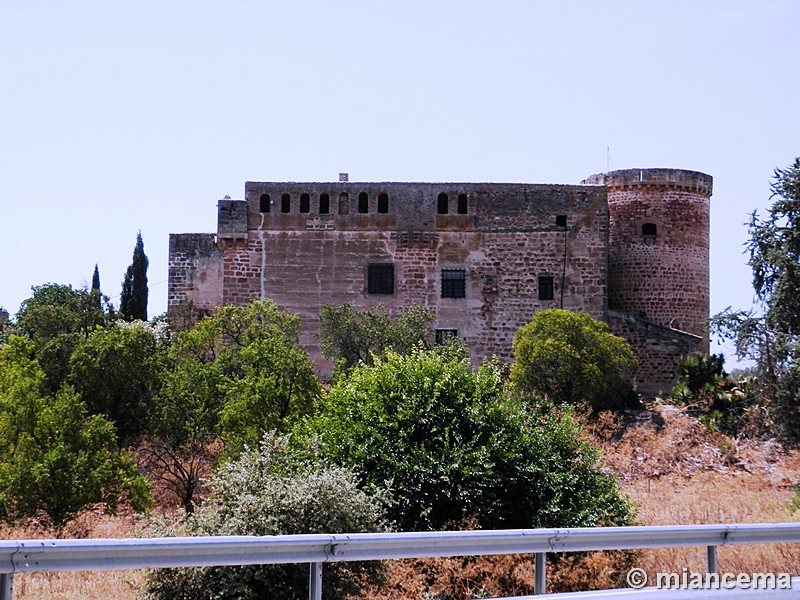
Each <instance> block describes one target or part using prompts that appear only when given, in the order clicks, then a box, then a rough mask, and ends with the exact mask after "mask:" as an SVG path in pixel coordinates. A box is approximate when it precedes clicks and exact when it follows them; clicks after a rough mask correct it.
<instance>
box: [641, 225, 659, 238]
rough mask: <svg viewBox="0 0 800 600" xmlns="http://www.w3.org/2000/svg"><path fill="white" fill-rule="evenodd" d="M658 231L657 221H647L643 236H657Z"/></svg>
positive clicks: (643, 226)
mask: <svg viewBox="0 0 800 600" xmlns="http://www.w3.org/2000/svg"><path fill="white" fill-rule="evenodd" d="M657 233H658V227H656V224H655V223H645V224H644V225H642V236H643V237H648V238H654V237H656V234H657Z"/></svg>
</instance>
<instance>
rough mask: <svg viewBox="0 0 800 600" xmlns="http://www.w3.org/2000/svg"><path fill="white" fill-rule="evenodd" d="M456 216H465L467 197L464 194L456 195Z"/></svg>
mask: <svg viewBox="0 0 800 600" xmlns="http://www.w3.org/2000/svg"><path fill="white" fill-rule="evenodd" d="M458 214H460V215H465V214H467V195H466V194H459V195H458Z"/></svg>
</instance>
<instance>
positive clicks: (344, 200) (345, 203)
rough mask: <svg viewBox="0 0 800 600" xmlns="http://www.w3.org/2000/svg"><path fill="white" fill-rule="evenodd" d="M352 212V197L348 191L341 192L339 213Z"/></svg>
mask: <svg viewBox="0 0 800 600" xmlns="http://www.w3.org/2000/svg"><path fill="white" fill-rule="evenodd" d="M349 213H350V197H349V196H348V195H347V192H342V193H341V194H339V214H340V215H346V214H349Z"/></svg>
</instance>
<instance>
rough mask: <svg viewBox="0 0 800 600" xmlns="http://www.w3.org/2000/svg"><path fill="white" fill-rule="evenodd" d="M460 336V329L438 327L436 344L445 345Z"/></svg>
mask: <svg viewBox="0 0 800 600" xmlns="http://www.w3.org/2000/svg"><path fill="white" fill-rule="evenodd" d="M457 338H458V329H437V330H436V339H435V341H436V345H437V346H444V345H445V344H449V343H450V342H451V341H452V340H455V339H457Z"/></svg>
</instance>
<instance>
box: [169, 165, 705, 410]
mask: <svg viewBox="0 0 800 600" xmlns="http://www.w3.org/2000/svg"><path fill="white" fill-rule="evenodd" d="M339 179H340V181H338V182H329V183H296V182H284V183H259V182H247V183H245V198H244V200H231V199H229V198H228V197H226V198H225V199H223V200H220V201H219V202H218V207H217V210H218V218H217V233H216V234H212V233H183V234H172V235H170V243H169V299H168V310H167V313H168V316H170V317H171V318H173V319H176V318H178V316H179V315H184V316H185V315H186V314H187V313H188V314H191V315H192V316H193V318H197V317H199V316H200V315H202V314H206V313H209V312H211V311H213V309H214V308H215V307H218V306H221V305H223V304H228V303H232V304H244V303H246V302H248V301H250V300H252V299H257V298H271V299H273V300H274V301H275V302H276V303H277V304H278V305H279V306H281V307H283V308H284V309H286V310H289V311H291V312H293V313H296V314H298V315H299V316H300V319H301V324H302V330H303V334H302V337H301V343H302V344H303V345H304V346H305V347H306V348H307V349H308V350H309V352H310V354H311V357H312V359H314V360H316V361H317V364H318V365H319V369H320V372H321V373H322V374H323V375H324V374H326V371H327V372H329V370H330V367H331V365H330V363H329V362H327V361H325V360H324V359H323V357H322V356H321V355H320V353H319V346H318V343H317V341H316V339H315V337H314V333H315V332H316V331H317V330H318V326H319V321H318V314H319V310H320V308H321V307H322V306H323V305H325V304H331V305H338V304H341V303H344V302H347V303H349V304H351V305H353V306H354V307H356V308H360V309H363V308H369V307H373V306H375V305H377V304H383V305H385V306H386V307H387V309H388V311H389V312H390V313H396V312H398V311H401V310H402V309H404V308H406V307H408V306H411V305H414V304H418V305H422V306H426V307H428V308H430V309H432V310H433V311H434V312H435V314H436V321H435V324H434V326H435V330H436V341H438V342H441V341H443V340H445V339H447V338H449V337H451V336H457V337H458V338H460V339H461V340H462V341H463V342H464V343H465V344H466V346H467V347H468V348H469V350H470V353H471V356H472V358H473V360H476V361H480V360H481V359H482V358H483V357H485V356H492V355H495V356H497V357H498V358H499V359H500V360H501V361H506V362H510V361H511V360H512V358H513V350H512V340H513V337H514V334H515V333H516V331H517V330H518V329H519V328H520V327H521V326H522V325H524V324H525V323H527V322H528V321H529V320H530V318H531V316H532V315H533V314H534V313H535V312H536V311H539V310H543V309H547V308H554V307H560V308H565V309H568V310H574V311H582V312H585V313H588V314H589V315H591V316H592V317H594V318H595V319H598V320H601V321H604V322H606V323H608V325H609V326H610V328H611V330H612V331H613V332H614V333H616V334H617V335H620V336H622V337H624V338H625V339H627V341H628V342H629V343H630V344H631V346H632V348H633V350H634V352H635V354H636V356H637V358H638V360H639V375H638V377H637V379H638V387H639V390H640V391H641V392H642V394H643V395H644V396H652V395H654V394H656V393H658V392H661V391H665V390H667V389H669V388H670V387H671V386H672V385H673V383H674V380H675V361H676V359H677V357H679V356H681V355H685V354H691V353H693V352H697V351H702V352H707V351H708V333H707V319H708V314H709V203H710V197H711V188H712V178H711V177H710V176H708V175H705V174H703V173H698V172H695V171H686V170H679V169H629V170H623V171H613V172H610V173H603V174H598V175H592V176H591V177H589V178H587V179H586V180H584V181H583V182H581V184H580V185H551V184H546V185H542V184H517V183H513V184H512V183H360V182H359V183H357V182H350V181H348V177H347V175H346V174H341V175H340V177H339Z"/></svg>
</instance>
